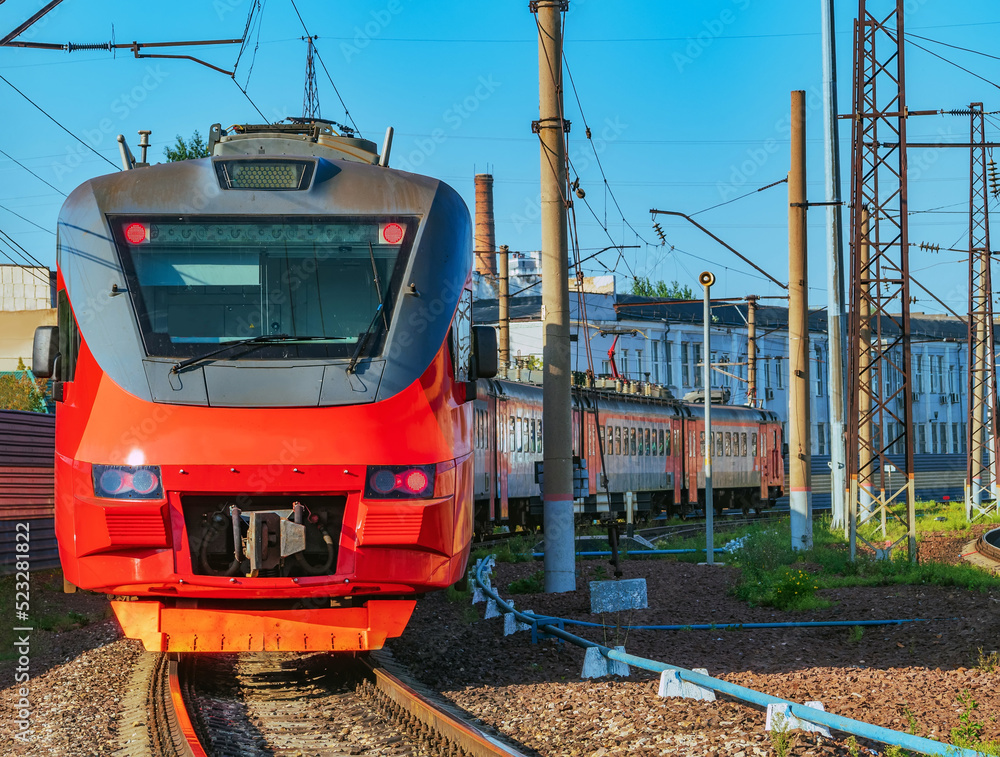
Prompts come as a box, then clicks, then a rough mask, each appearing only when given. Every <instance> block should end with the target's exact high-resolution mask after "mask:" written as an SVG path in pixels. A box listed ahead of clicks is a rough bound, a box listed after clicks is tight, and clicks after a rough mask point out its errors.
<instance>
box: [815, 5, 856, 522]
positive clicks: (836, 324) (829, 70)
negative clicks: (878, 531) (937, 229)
mask: <svg viewBox="0 0 1000 757" xmlns="http://www.w3.org/2000/svg"><path fill="white" fill-rule="evenodd" d="M820 2H821V3H822V31H823V136H824V140H823V143H824V146H825V148H826V149H825V153H826V201H827V202H830V203H839V202H840V135H839V133H838V131H837V46H836V40H835V38H834V33H833V31H834V24H833V21H834V15H833V0H820ZM840 209H841V206H840V205H839V204H833V205H828V206H827V208H826V228H827V236H826V291H827V295H826V296H827V309H826V323H827V334H828V336H829V340H828V344H827V347H828V352H829V365H830V492H831V494H832V497H833V499H832V503H831V504H832V514H833V520H832V522H831V524H830V525H831V527H832V528H846V526H847V515H848V514H847V498H846V493H847V455H846V450H845V446H844V443H845V437H844V418H845V417H846V409H845V400H846V397H847V394H846V392H845V391H844V383H845V381H844V365H845V364H846V343H845V341H844V334H845V333H846V332H847V328H846V316H845V315H844V308H843V303H844V266H843V259H844V246H843V238H842V236H841V228H842V227H841V210H840ZM817 370H819V369H818V368H817Z"/></svg>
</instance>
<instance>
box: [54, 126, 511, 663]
mask: <svg viewBox="0 0 1000 757" xmlns="http://www.w3.org/2000/svg"><path fill="white" fill-rule="evenodd" d="M210 145H211V152H212V156H211V157H208V158H204V159H197V160H187V161H183V162H177V163H168V164H162V165H156V166H151V167H137V168H134V169H133V170H126V171H123V172H121V173H117V174H113V175H108V176H102V177H98V178H95V179H92V180H90V181H87V182H85V183H84V184H82V185H81V186H80V187H78V188H77V189H76V190H74V191H73V193H72V194H71V195H70V196H69V198H68V199H67V200H66V202H65V204H64V206H63V208H62V211H61V213H60V217H59V225H58V243H57V244H58V252H57V262H58V283H57V290H58V324H59V325H58V326H57V327H43V328H42V329H40V330H39V332H38V333H36V339H35V354H34V367H35V372H36V374H37V375H41V376H44V375H46V374H47V373H48V374H50V375H51V376H52V378H53V379H54V394H55V398H56V402H57V423H56V468H55V478H56V508H55V518H56V534H57V537H58V543H59V552H60V558H61V562H62V566H63V569H64V572H65V577H66V580H67V581H68V582H70V583H71V584H73V585H75V586H78V587H83V588H86V589H93V590H97V591H101V592H106V593H109V594H114V595H119V596H122V597H134V598H135V599H134V600H133V601H116V602H114V603H113V608H114V611H115V613H116V615H117V617H118V619H119V621H120V622H121V624H122V626H123V628H124V630H125V632H126V634H127V635H128V636H130V637H133V638H140V639H142V641H143V642H144V644H145V646H146V648H147V649H148V650H164V651H241V650H290V651H293V650H294V651H304V650H337V651H357V650H366V649H372V648H378V647H380V646H381V645H382V644H383V642H384V640H385V639H386V638H387V637H391V636H395V635H398V634H399V633H401V632H402V629H403V628H404V627H405V624H406V623H407V621H408V619H409V617H410V614H411V612H412V609H413V606H414V601H415V600H414V597H415V596H416V595H418V594H420V593H423V592H427V591H431V590H434V589H440V588H443V587H446V586H449V585H451V584H454V583H455V582H456V581H458V580H459V579H461V578H462V577H463V575H464V572H465V568H466V562H467V558H468V553H469V546H470V542H471V537H472V485H473V439H472V433H471V432H472V428H473V423H472V404H473V401H474V400H475V383H474V381H475V379H476V378H477V377H482V376H491V375H493V373H491V371H493V372H495V364H496V339H495V334H494V332H493V330H492V329H483V328H482V327H475V328H474V327H473V326H472V322H471V319H472V292H471V288H470V276H471V269H472V251H471V227H470V220H469V214H468V210H467V208H466V206H465V204H464V202H463V201H462V199H461V198H460V197H459V195H458V194H457V193H456V192H455V191H454V190H453V189H451V188H450V187H448V186H447V185H445V184H443V183H441V182H439V181H437V180H434V179H430V178H427V177H422V176H417V175H413V174H409V173H404V172H401V171H395V170H392V169H390V168H388V167H386V166H385V165H384V164H385V162H386V161H384V160H381V161H380V157H379V155H378V154H377V146H376V145H375V144H373V143H371V142H369V141H366V140H363V139H357V138H351V137H344V136H341V135H338V134H336V133H335V132H334V131H333V130H332V129H331V128H330V127H329V126H328V125H326V124H324V123H320V122H318V121H314V122H309V123H305V124H291V125H277V126H276V125H268V126H261V127H253V126H244V127H232V128H230V129H229V130H226V131H224V130H221V129H219V128H218V126H216V127H213V130H212V134H211V138H210ZM477 341H482V344H478V343H477ZM491 363H492V365H493V366H494V367H493V368H492V369H491V368H490V364H491Z"/></svg>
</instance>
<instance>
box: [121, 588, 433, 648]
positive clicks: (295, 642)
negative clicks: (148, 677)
mask: <svg viewBox="0 0 1000 757" xmlns="http://www.w3.org/2000/svg"><path fill="white" fill-rule="evenodd" d="M415 605H416V600H412V599H399V600H384V599H372V600H369V601H368V602H367V603H366V604H365V606H364V607H330V608H323V609H318V610H240V609H225V610H220V609H201V608H187V607H184V608H181V607H167V606H166V605H164V604H163V603H162V602H155V601H152V602H147V601H139V602H112V603H111V608H112V609H113V610H114V613H115V616H116V617H117V618H118V622H119V623H120V624H121V627H122V630H123V631H124V632H125V635H126V636H127V637H129V638H131V639H141V640H142V643H143V646H144V647H145V648H146V651H148V652H264V651H267V652H320V651H322V652H364V651H367V650H371V649H381V648H382V645H383V644H385V640H386V639H387V638H394V637H396V636H399V635H400V634H401V633H403V629H404V628H406V623H407V622H408V621H409V619H410V615H411V614H412V613H413V608H414V606H415Z"/></svg>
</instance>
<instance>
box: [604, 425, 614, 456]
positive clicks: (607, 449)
mask: <svg viewBox="0 0 1000 757" xmlns="http://www.w3.org/2000/svg"><path fill="white" fill-rule="evenodd" d="M601 431H604V429H601ZM601 441H602V442H604V454H605V455H613V454H615V430H614V429H613V428H612V427H611V424H610V423H609V424H608V426H607V433H606V434H604V435H603V436H602V437H601Z"/></svg>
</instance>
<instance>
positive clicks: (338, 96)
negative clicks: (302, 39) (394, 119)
mask: <svg viewBox="0 0 1000 757" xmlns="http://www.w3.org/2000/svg"><path fill="white" fill-rule="evenodd" d="M290 2H291V3H292V8H294V9H295V15H296V16H298V17H299V23H300V24H302V30H303V31H304V32H305V33H306V36H307V37H311V36H313V35H312V34H310V33H309V29H308V28H307V27H306V22H305V21H303V20H302V14H301V13H299V9H298V6H296V5H295V0H290ZM313 52H314V53H316V59H317V60H318V61H319V64H320V65H321V66H322V67H323V72H324V73H325V74H326V78H327V79H329V80H330V86H331V87H333V91H334V92H336V94H337V99H338V100H340V104H341V105H342V106H343V108H344V115H345V116H347V120H348V121H350V122H351V126H353V127H354V131H355V132H356V133H357V135H358V136H359V137H360V136H361V129H359V128H358V125H357V124H356V123H355V122H354V116H352V115H351V111H349V110H348V109H347V103H345V102H344V98H343V97H341V96H340V90H339V89H337V85H336V84H335V83H334V81H333V77H332V76H330V71H329V70H328V69H327V67H326V63H324V62H323V56H322V55H320V54H319V48H317V47H316V46H315V45H313Z"/></svg>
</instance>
